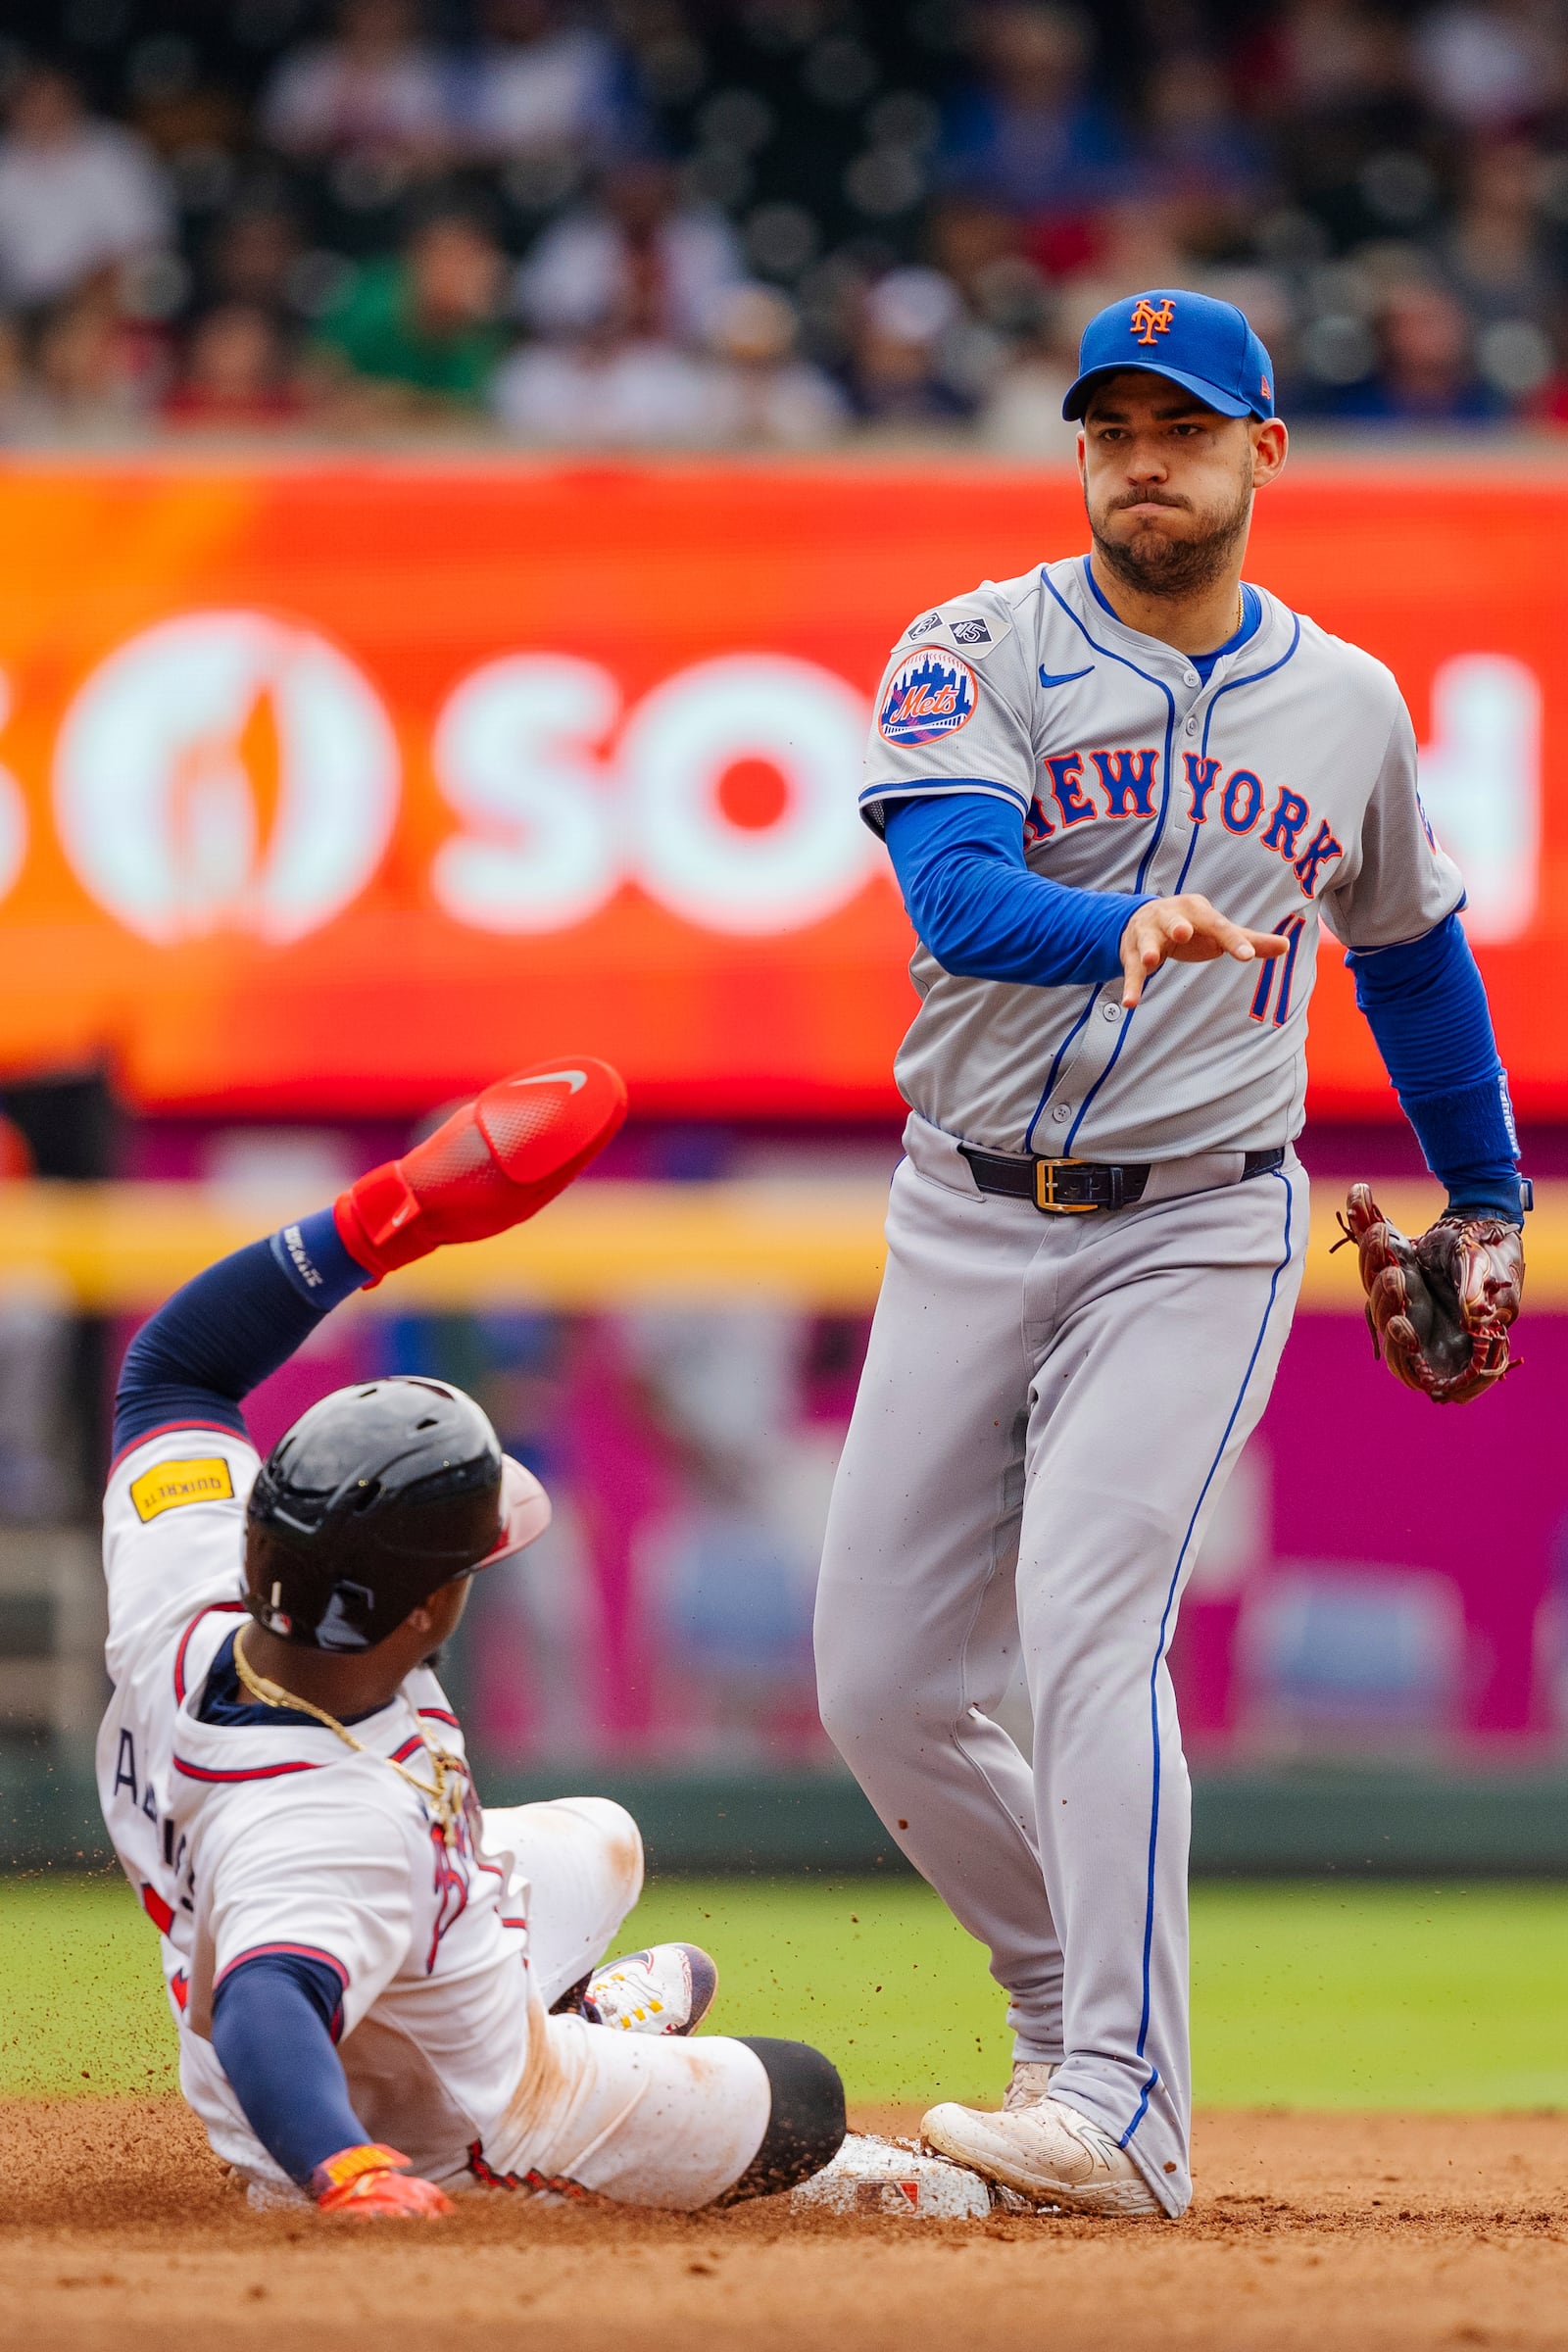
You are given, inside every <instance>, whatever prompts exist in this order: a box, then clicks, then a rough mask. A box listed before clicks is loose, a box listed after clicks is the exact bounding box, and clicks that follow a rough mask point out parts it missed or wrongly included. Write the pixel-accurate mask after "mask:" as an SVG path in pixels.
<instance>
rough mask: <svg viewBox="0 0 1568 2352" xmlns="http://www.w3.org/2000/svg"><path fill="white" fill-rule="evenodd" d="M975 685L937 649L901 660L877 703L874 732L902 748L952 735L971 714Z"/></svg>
mask: <svg viewBox="0 0 1568 2352" xmlns="http://www.w3.org/2000/svg"><path fill="white" fill-rule="evenodd" d="M977 684H978V681H977V680H976V677H975V674H974V671H973V670H972V669H971V668H970V667H969V664H968V662H963V661H960V660H959V658H958V656H957V655H956V654H950V653H948V652H946V651H945V650H944V649H943V647H941V646H940V645H933V646H931V647H930V648H929V649H928V650H926V651H925V652H923V653H918V654H908V655H907V656H906V658H905V659H904V661H902V662H900V663H899V666H898V668H897V669H896V670H895V671H894V672H893V675H892V677H891V678H890V679H889V680H888V690H887V693H886V694H885V695H884V697H883V699H882V709H881V711H880V712H879V714H878V717H877V727H878V730H879V732H880V733H881V736H882V739H883V741H884V742H885V743H896V744H899V745H901V746H905V747H907V746H910V745H913V744H917V743H935V742H937V740H938V739H939V738H940V737H941V736H943V735H956V733H957V731H958V729H959V728H960V727H961V726H964V725H965V724H967V722H968V720H969V719H970V717H971V716H972V715H973V712H974V704H975V692H976V687H977Z"/></svg>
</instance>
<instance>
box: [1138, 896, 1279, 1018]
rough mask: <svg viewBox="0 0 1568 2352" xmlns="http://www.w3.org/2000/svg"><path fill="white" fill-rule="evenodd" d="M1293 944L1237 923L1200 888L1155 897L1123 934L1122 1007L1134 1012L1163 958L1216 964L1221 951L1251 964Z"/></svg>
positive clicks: (1171, 960)
mask: <svg viewBox="0 0 1568 2352" xmlns="http://www.w3.org/2000/svg"><path fill="white" fill-rule="evenodd" d="M1289 945H1290V942H1289V941H1288V940H1287V939H1285V938H1283V937H1282V936H1281V934H1280V933H1279V932H1278V931H1249V930H1246V929H1245V928H1244V927H1243V925H1242V924H1240V923H1233V922H1231V921H1230V919H1229V918H1228V917H1227V916H1226V915H1223V914H1221V913H1220V911H1219V908H1218V907H1211V906H1210V905H1209V902H1208V901H1207V899H1205V898H1201V897H1200V896H1199V895H1198V893H1197V892H1195V891H1189V892H1187V893H1185V894H1184V895H1183V896H1182V897H1181V898H1179V899H1151V900H1150V902H1149V904H1148V906H1147V907H1139V909H1138V912H1137V913H1136V914H1135V915H1133V916H1132V917H1131V918H1130V919H1129V921H1128V924H1127V928H1126V930H1125V931H1124V932H1123V933H1122V935H1121V968H1122V971H1123V973H1124V975H1125V981H1126V984H1125V986H1124V987H1123V989H1122V992H1121V1002H1122V1009H1123V1010H1124V1011H1126V1012H1131V1010H1132V1008H1133V1006H1134V1005H1136V1004H1137V1003H1138V1001H1139V999H1140V998H1141V997H1142V995H1143V993H1144V983H1145V981H1146V980H1148V979H1149V978H1150V976H1151V974H1152V973H1154V972H1157V971H1158V969H1159V967H1160V965H1161V964H1162V963H1167V962H1168V963H1214V962H1216V961H1217V960H1218V958H1219V957H1220V956H1234V957H1235V959H1236V961H1237V962H1238V963H1251V962H1253V961H1254V960H1255V959H1256V958H1257V957H1258V956H1283V955H1284V953H1285V951H1286V949H1287V947H1288V946H1289Z"/></svg>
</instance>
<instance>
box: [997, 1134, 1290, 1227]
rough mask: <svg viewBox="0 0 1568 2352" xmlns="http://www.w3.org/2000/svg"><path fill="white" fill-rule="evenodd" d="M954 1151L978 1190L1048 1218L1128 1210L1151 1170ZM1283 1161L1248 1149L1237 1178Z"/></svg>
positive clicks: (1275, 1154)
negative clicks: (959, 1154) (1024, 1205)
mask: <svg viewBox="0 0 1568 2352" xmlns="http://www.w3.org/2000/svg"><path fill="white" fill-rule="evenodd" d="M958 1150H959V1151H960V1152H962V1154H963V1156H964V1158H965V1159H966V1160H967V1161H968V1163H969V1172H970V1174H971V1175H972V1176H973V1178H974V1181H975V1185H976V1188H977V1190H978V1191H980V1192H982V1193H1000V1194H1001V1196H1002V1198H1003V1199H1004V1200H1005V1201H1028V1202H1029V1203H1030V1205H1031V1206H1032V1207H1034V1208H1038V1209H1039V1210H1040V1211H1041V1213H1042V1215H1044V1216H1048V1217H1052V1216H1054V1217H1082V1216H1087V1215H1088V1214H1089V1213H1090V1212H1091V1211H1092V1210H1094V1209H1097V1208H1131V1207H1132V1205H1133V1203H1134V1201H1139V1200H1141V1199H1142V1197H1143V1193H1144V1188H1145V1186H1146V1185H1147V1184H1148V1182H1149V1179H1150V1177H1151V1176H1152V1173H1153V1170H1152V1167H1151V1166H1150V1165H1149V1163H1148V1162H1147V1161H1146V1162H1145V1163H1144V1164H1143V1165H1142V1166H1138V1167H1115V1166H1107V1165H1106V1164H1105V1162H1103V1160H1096V1159H1014V1158H1013V1157H1012V1156H1011V1154H1010V1153H1008V1152H980V1151H977V1150H976V1149H975V1148H974V1146H973V1145H972V1144H960V1145H959V1146H958ZM1284 1165H1285V1152H1284V1148H1283V1146H1282V1147H1281V1149H1280V1150H1279V1151H1277V1152H1248V1154H1247V1157H1246V1158H1245V1159H1244V1160H1243V1162H1242V1177H1241V1180H1242V1182H1243V1184H1246V1183H1247V1182H1248V1180H1249V1179H1250V1177H1253V1176H1268V1175H1271V1174H1272V1173H1273V1171H1274V1170H1275V1169H1276V1168H1282V1167H1283V1166H1284Z"/></svg>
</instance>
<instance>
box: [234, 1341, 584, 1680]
mask: <svg viewBox="0 0 1568 2352" xmlns="http://www.w3.org/2000/svg"><path fill="white" fill-rule="evenodd" d="M549 1523H550V1500H549V1497H548V1496H547V1495H546V1494H545V1491H544V1489H543V1487H541V1486H540V1484H539V1481H538V1480H537V1479H536V1478H535V1477H534V1475H533V1473H532V1472H531V1471H530V1470H525V1469H524V1468H523V1466H522V1464H521V1463H520V1462H515V1461H513V1460H512V1458H511V1456H510V1455H508V1454H504V1453H503V1452H502V1450H501V1442H500V1440H499V1439H498V1438H497V1436H496V1433H495V1431H494V1430H493V1429H492V1428H491V1426H490V1422H489V1420H488V1418H487V1416H486V1415H485V1414H484V1413H483V1412H481V1410H480V1409H479V1407H478V1405H476V1404H475V1403H474V1401H473V1398H472V1397H466V1396H465V1395H464V1394H463V1391H462V1390H461V1389H454V1388H449V1387H448V1386H447V1384H446V1383H445V1382H444V1381H439V1380H373V1381H368V1382H367V1383H366V1384H365V1386H364V1387H363V1388H354V1389H338V1390H336V1391H335V1392H334V1393H333V1394H332V1395H331V1396H330V1397H322V1398H321V1400H320V1402H319V1404H313V1405H312V1407H311V1409H310V1411H309V1412H307V1413H302V1414H301V1416H300V1418H299V1420H297V1421H296V1422H295V1424H294V1426H293V1428H292V1429H290V1430H288V1431H286V1432H285V1434H284V1435H283V1436H282V1437H281V1438H279V1440H278V1442H277V1444H276V1445H275V1446H273V1448H272V1450H271V1452H270V1454H269V1455H268V1457H267V1459H266V1461H265V1462H264V1463H263V1464H262V1467H261V1469H260V1470H259V1471H258V1472H257V1476H256V1484H255V1486H254V1487H253V1488H252V1489H251V1498H250V1505H249V1508H248V1510H247V1513H246V1529H245V1582H246V1587H247V1592H246V1599H247V1601H248V1603H249V1606H250V1612H251V1615H252V1616H253V1617H254V1618H255V1619H256V1621H257V1623H258V1624H259V1625H264V1626H266V1628H267V1630H268V1632H269V1633H271V1634H277V1635H280V1636H281V1638H282V1639H283V1640H284V1641H285V1642H300V1643H303V1644H304V1645H306V1646H307V1647H309V1648H312V1649H336V1650H341V1649H371V1648H373V1647H374V1645H375V1643H376V1642H382V1641H384V1640H385V1639H386V1637H387V1635H388V1634H390V1633H391V1632H393V1631H394V1629H395V1628H396V1627H397V1626H399V1625H401V1624H402V1622H403V1620H404V1618H405V1617H407V1615H408V1613H409V1611H410V1610H411V1609H417V1607H418V1606H419V1603H420V1602H421V1601H424V1600H428V1599H429V1597H430V1595H431V1593H434V1592H437V1591H438V1590H439V1589H440V1587H441V1586H442V1585H444V1584H447V1583H449V1582H450V1581H451V1579H452V1578H453V1577H455V1576H468V1575H471V1574H472V1573H473V1572H474V1571H475V1570H476V1569H479V1568H487V1567H489V1565H490V1563H491V1562H492V1561H493V1560H501V1559H505V1558H506V1557H507V1556H508V1555H509V1553H512V1552H515V1551H520V1550H521V1549H522V1547H523V1545H524V1544H531V1543H532V1542H533V1540H534V1538H535V1537H536V1536H539V1535H542V1534H543V1533H544V1530H545V1528H546V1527H547V1526H548V1525H549Z"/></svg>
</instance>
